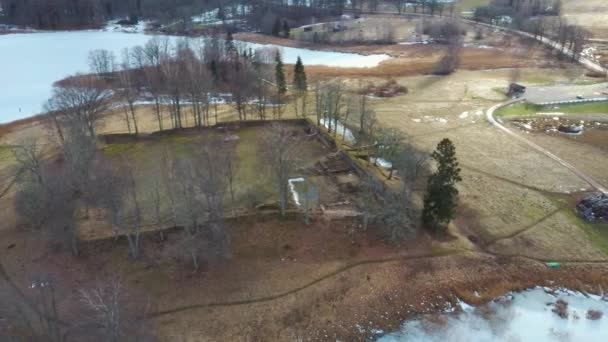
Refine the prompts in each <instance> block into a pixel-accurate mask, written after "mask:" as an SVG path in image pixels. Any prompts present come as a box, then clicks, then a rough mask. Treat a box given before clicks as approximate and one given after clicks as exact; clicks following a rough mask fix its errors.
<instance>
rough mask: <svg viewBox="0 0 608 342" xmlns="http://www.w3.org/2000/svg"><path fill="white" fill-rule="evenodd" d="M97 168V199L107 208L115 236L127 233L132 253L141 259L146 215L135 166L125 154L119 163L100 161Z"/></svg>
mask: <svg viewBox="0 0 608 342" xmlns="http://www.w3.org/2000/svg"><path fill="white" fill-rule="evenodd" d="M95 169H96V175H95V180H96V183H95V185H96V187H95V189H96V191H95V192H96V195H95V199H96V201H97V202H98V203H99V204H100V205H101V207H102V208H104V209H105V210H106V216H107V219H108V220H109V223H110V224H111V226H112V229H113V231H114V235H115V236H116V237H119V236H125V238H126V239H127V242H128V244H129V254H130V256H131V257H132V258H138V257H139V255H140V251H141V228H142V221H143V214H142V207H141V200H140V198H139V195H138V188H137V183H136V179H135V177H136V175H135V173H136V172H137V171H136V170H135V166H134V164H133V163H131V162H129V159H128V156H127V155H122V156H121V157H120V160H119V162H118V165H112V163H111V162H108V161H100V162H99V165H97V166H96V168H95Z"/></svg>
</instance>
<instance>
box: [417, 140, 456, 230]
mask: <svg viewBox="0 0 608 342" xmlns="http://www.w3.org/2000/svg"><path fill="white" fill-rule="evenodd" d="M432 157H433V159H434V160H435V161H436V162H437V171H436V172H435V173H434V174H432V175H431V176H430V177H429V180H428V190H427V194H426V196H425V197H424V209H423V211H422V222H423V224H424V225H425V226H426V227H427V228H429V229H431V230H438V229H445V225H447V224H448V223H449V222H450V221H451V220H452V219H453V218H454V216H455V210H456V199H457V195H458V189H456V183H457V182H460V181H461V180H462V178H461V177H460V167H459V165H458V160H457V159H456V148H455V147H454V144H453V143H452V141H450V139H447V138H446V139H443V140H441V142H440V143H439V144H438V145H437V149H436V150H435V151H434V152H433V154H432ZM442 225H444V226H443V227H442Z"/></svg>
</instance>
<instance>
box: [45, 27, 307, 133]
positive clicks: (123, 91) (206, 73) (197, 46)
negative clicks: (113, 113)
mask: <svg viewBox="0 0 608 342" xmlns="http://www.w3.org/2000/svg"><path fill="white" fill-rule="evenodd" d="M89 64H90V68H91V71H92V72H93V73H94V76H87V75H76V76H74V77H71V78H68V79H66V80H64V81H63V82H60V83H59V84H58V85H57V86H56V87H55V91H54V94H53V97H52V98H51V100H50V101H49V102H48V104H47V111H48V112H50V113H51V117H52V118H53V120H54V122H55V124H56V125H55V126H56V127H57V131H58V132H59V135H60V136H61V135H62V132H61V127H60V125H59V122H58V121H59V120H60V119H59V118H60V117H64V116H65V115H66V114H65V113H64V110H63V108H69V107H74V108H78V110H79V111H80V110H85V111H86V113H83V115H81V116H80V115H79V116H78V117H83V118H84V119H83V120H85V121H86V125H88V127H90V129H94V126H95V122H96V121H98V119H99V118H100V116H99V114H100V113H101V112H103V111H104V110H106V109H107V108H108V107H109V105H110V103H112V104H116V103H119V104H121V108H122V109H123V112H124V121H125V125H126V128H127V130H128V131H129V132H130V133H131V132H134V133H136V134H137V133H139V129H138V127H139V126H138V116H137V115H136V110H137V107H136V104H137V101H138V100H142V99H144V100H149V101H150V100H151V101H152V103H153V104H154V112H155V116H156V120H157V124H158V130H160V131H162V130H164V129H167V128H172V129H174V128H183V127H186V126H199V127H202V126H209V125H212V124H217V123H218V122H219V118H218V111H217V108H218V104H220V103H226V102H228V103H229V104H230V105H232V106H234V108H235V109H236V112H237V113H238V118H239V120H246V119H248V118H250V117H256V118H258V119H262V120H263V119H266V118H267V117H268V114H267V109H268V108H269V107H272V108H273V113H272V114H273V117H280V116H281V114H282V111H283V109H282V108H283V105H284V104H285V101H286V100H287V99H288V94H287V90H288V87H287V83H288V82H287V79H286V76H285V70H284V65H283V61H282V56H281V54H280V51H279V50H276V49H273V48H262V49H258V50H255V51H254V50H252V49H247V48H244V47H242V46H239V45H238V44H237V43H236V42H234V41H233V40H232V38H231V36H230V35H228V36H227V38H226V39H219V38H218V37H217V36H212V37H210V38H206V39H204V40H200V41H194V42H192V41H189V40H182V41H177V42H176V43H175V44H172V43H171V42H170V40H169V39H168V38H158V37H155V38H153V39H151V40H150V41H149V42H148V43H147V44H146V45H145V46H137V47H134V48H131V49H125V50H124V51H123V53H122V58H121V59H120V61H118V59H117V58H116V56H115V55H114V54H113V53H112V52H110V51H107V50H96V51H92V52H91V54H90V56H89ZM273 64H274V68H273ZM294 77H295V78H294V80H293V82H294V88H293V89H294V91H293V92H292V93H293V97H294V99H295V100H296V101H298V100H299V106H298V108H301V111H300V112H299V114H302V115H304V111H305V110H306V93H307V82H306V73H305V71H304V65H303V63H302V60H301V59H300V58H298V62H297V63H296V66H295V69H294ZM226 94H228V95H226ZM70 101H72V102H70ZM73 102H77V103H73ZM166 117H168V118H169V120H170V124H169V125H168V124H167V123H166V122H165V121H166Z"/></svg>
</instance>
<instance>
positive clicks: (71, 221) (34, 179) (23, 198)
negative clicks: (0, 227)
mask: <svg viewBox="0 0 608 342" xmlns="http://www.w3.org/2000/svg"><path fill="white" fill-rule="evenodd" d="M14 155H15V158H16V160H17V163H18V165H19V166H18V167H19V168H20V169H21V170H22V172H21V173H20V178H19V188H18V191H17V194H16V196H15V210H16V212H17V214H18V215H19V217H20V218H21V219H22V220H24V221H25V222H27V223H29V225H30V226H31V227H33V228H35V229H42V231H43V233H44V234H45V235H46V238H47V240H48V241H49V242H50V243H51V244H53V245H58V246H70V247H71V249H72V252H73V253H74V254H75V255H76V254H78V244H77V240H78V238H77V234H76V223H75V218H74V212H75V207H76V205H75V196H74V188H73V187H72V186H71V184H70V183H69V179H70V178H71V177H72V174H71V173H70V172H69V169H67V168H65V167H64V166H62V165H54V164H53V163H51V162H49V161H47V160H45V159H44V158H43V157H42V150H41V149H40V146H39V145H38V144H37V143H36V142H35V141H33V142H30V143H26V144H23V145H20V146H18V147H16V148H15V149H14Z"/></svg>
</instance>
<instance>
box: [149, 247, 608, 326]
mask: <svg viewBox="0 0 608 342" xmlns="http://www.w3.org/2000/svg"><path fill="white" fill-rule="evenodd" d="M465 253H473V254H476V255H480V256H486V257H508V258H521V259H524V260H528V261H532V262H539V263H546V262H560V263H562V264H606V265H608V260H606V259H590V260H585V259H548V258H547V259H544V258H535V257H530V256H526V255H520V254H502V253H493V252H489V251H479V250H473V249H451V250H446V251H445V252H443V253H439V254H438V253H427V254H420V255H401V256H394V257H388V258H383V259H369V260H361V261H357V262H354V263H352V264H348V265H345V266H343V267H340V268H338V269H336V270H335V271H332V272H330V273H328V274H326V275H324V276H321V277H319V278H316V279H314V280H312V281H309V282H307V283H305V284H303V285H301V286H299V287H296V288H293V289H290V290H286V291H283V292H279V293H277V294H274V295H269V296H263V297H257V298H250V299H243V300H234V301H226V302H208V303H200V304H190V305H184V306H179V307H175V308H171V309H166V310H160V311H156V312H153V313H150V314H148V316H147V317H149V318H158V317H161V316H165V315H170V314H174V313H178V312H183V311H188V310H195V309H205V308H214V307H230V306H239V305H248V304H259V303H265V302H270V301H274V300H277V299H280V298H283V297H287V296H289V295H292V294H295V293H298V292H301V291H303V290H306V289H307V288H310V287H312V286H314V285H316V284H318V283H321V282H323V281H325V280H327V279H329V278H333V277H335V276H337V275H339V274H341V273H344V272H346V271H348V270H350V269H353V268H356V267H358V266H364V265H372V264H384V263H389V262H396V261H403V262H408V261H413V260H421V259H436V258H441V257H445V256H454V255H464V254H465Z"/></svg>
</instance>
